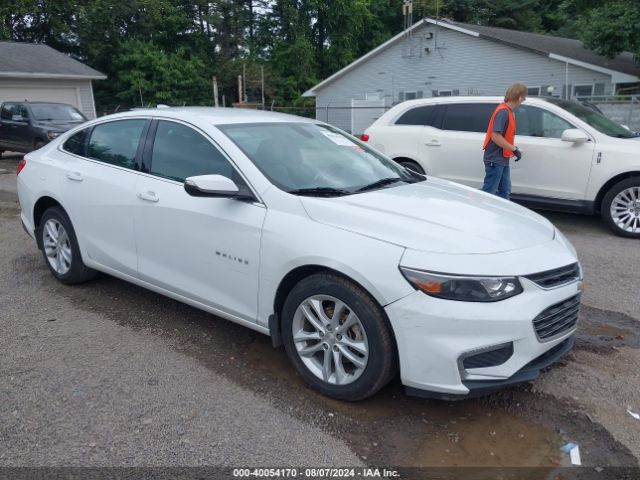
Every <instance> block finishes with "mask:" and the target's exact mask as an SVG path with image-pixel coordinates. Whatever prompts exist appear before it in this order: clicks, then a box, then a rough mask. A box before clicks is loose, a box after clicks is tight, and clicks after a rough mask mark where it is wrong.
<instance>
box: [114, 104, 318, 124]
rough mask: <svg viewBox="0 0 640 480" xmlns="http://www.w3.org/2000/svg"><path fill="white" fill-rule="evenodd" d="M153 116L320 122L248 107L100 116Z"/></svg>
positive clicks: (218, 121) (211, 120)
mask: <svg viewBox="0 0 640 480" xmlns="http://www.w3.org/2000/svg"><path fill="white" fill-rule="evenodd" d="M141 115H143V116H147V115H148V116H153V117H164V118H173V119H176V120H189V119H193V118H194V117H197V118H198V119H200V120H204V121H206V122H209V123H211V124H213V125H226V124H234V123H277V122H282V123H285V122H287V123H291V122H295V123H321V122H318V121H317V120H315V119H312V118H305V117H299V116H297V115H289V114H286V113H278V112H271V111H266V110H254V109H248V108H218V107H161V108H147V109H135V110H131V111H128V112H122V113H116V114H113V115H108V116H107V117H102V118H101V119H107V118H113V119H116V118H126V117H132V116H136V117H137V116H141Z"/></svg>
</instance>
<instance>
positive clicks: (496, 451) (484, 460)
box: [397, 405, 562, 467]
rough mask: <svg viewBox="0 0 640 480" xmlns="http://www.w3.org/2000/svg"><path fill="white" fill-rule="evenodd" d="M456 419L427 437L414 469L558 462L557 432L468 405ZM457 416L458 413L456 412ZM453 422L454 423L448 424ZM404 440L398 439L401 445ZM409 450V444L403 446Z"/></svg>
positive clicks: (417, 451)
mask: <svg viewBox="0 0 640 480" xmlns="http://www.w3.org/2000/svg"><path fill="white" fill-rule="evenodd" d="M464 410H465V412H464V414H463V415H460V416H458V417H457V419H456V420H453V419H451V418H450V419H449V421H448V423H447V424H446V426H445V427H444V428H443V429H442V430H440V431H435V432H433V433H432V434H431V435H428V436H427V438H426V439H425V440H423V441H422V442H421V443H420V444H419V446H418V447H417V448H416V449H415V450H414V451H413V454H412V455H411V458H410V461H411V465H413V466H416V467H441V466H454V467H494V466H509V467H531V466H535V467H555V466H557V465H559V463H560V458H561V455H560V452H559V450H558V448H559V446H560V445H562V438H561V437H560V435H558V434H557V433H554V432H553V431H551V430H549V429H546V428H544V427H541V426H539V425H536V424H534V423H532V422H530V421H527V420H524V419H522V418H519V417H516V416H514V415H509V414H506V413H504V412H502V411H500V410H493V411H492V412H487V411H486V410H487V409H486V407H485V408H482V406H480V405H471V406H470V407H468V408H465V409H464ZM457 413H458V414H459V413H460V412H457ZM452 422H454V423H452ZM403 438H404V437H401V438H398V439H397V441H398V442H402V440H403ZM406 447H407V449H411V445H410V444H409V445H406Z"/></svg>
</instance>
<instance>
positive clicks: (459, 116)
mask: <svg viewBox="0 0 640 480" xmlns="http://www.w3.org/2000/svg"><path fill="white" fill-rule="evenodd" d="M496 106H497V104H493V103H453V104H450V105H447V106H446V112H445V114H444V119H443V121H442V129H443V130H455V131H459V132H478V133H486V131H487V127H488V126H489V120H490V119H491V115H493V111H494V110H495V109H496Z"/></svg>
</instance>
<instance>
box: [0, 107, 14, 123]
mask: <svg viewBox="0 0 640 480" xmlns="http://www.w3.org/2000/svg"><path fill="white" fill-rule="evenodd" d="M12 114H13V104H11V103H9V104H7V103H5V104H4V105H2V111H0V118H1V119H2V120H11V115H12Z"/></svg>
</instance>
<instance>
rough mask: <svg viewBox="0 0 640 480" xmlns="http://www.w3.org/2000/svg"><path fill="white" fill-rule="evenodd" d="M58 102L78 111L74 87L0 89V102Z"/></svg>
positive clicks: (76, 94)
mask: <svg viewBox="0 0 640 480" xmlns="http://www.w3.org/2000/svg"><path fill="white" fill-rule="evenodd" d="M24 100H29V101H31V102H58V103H67V104H69V105H73V106H74V107H76V108H78V109H79V110H81V109H80V103H79V101H78V89H77V88H75V87H64V88H48V87H42V88H39V87H6V86H1V87H0V102H23V101H24Z"/></svg>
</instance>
